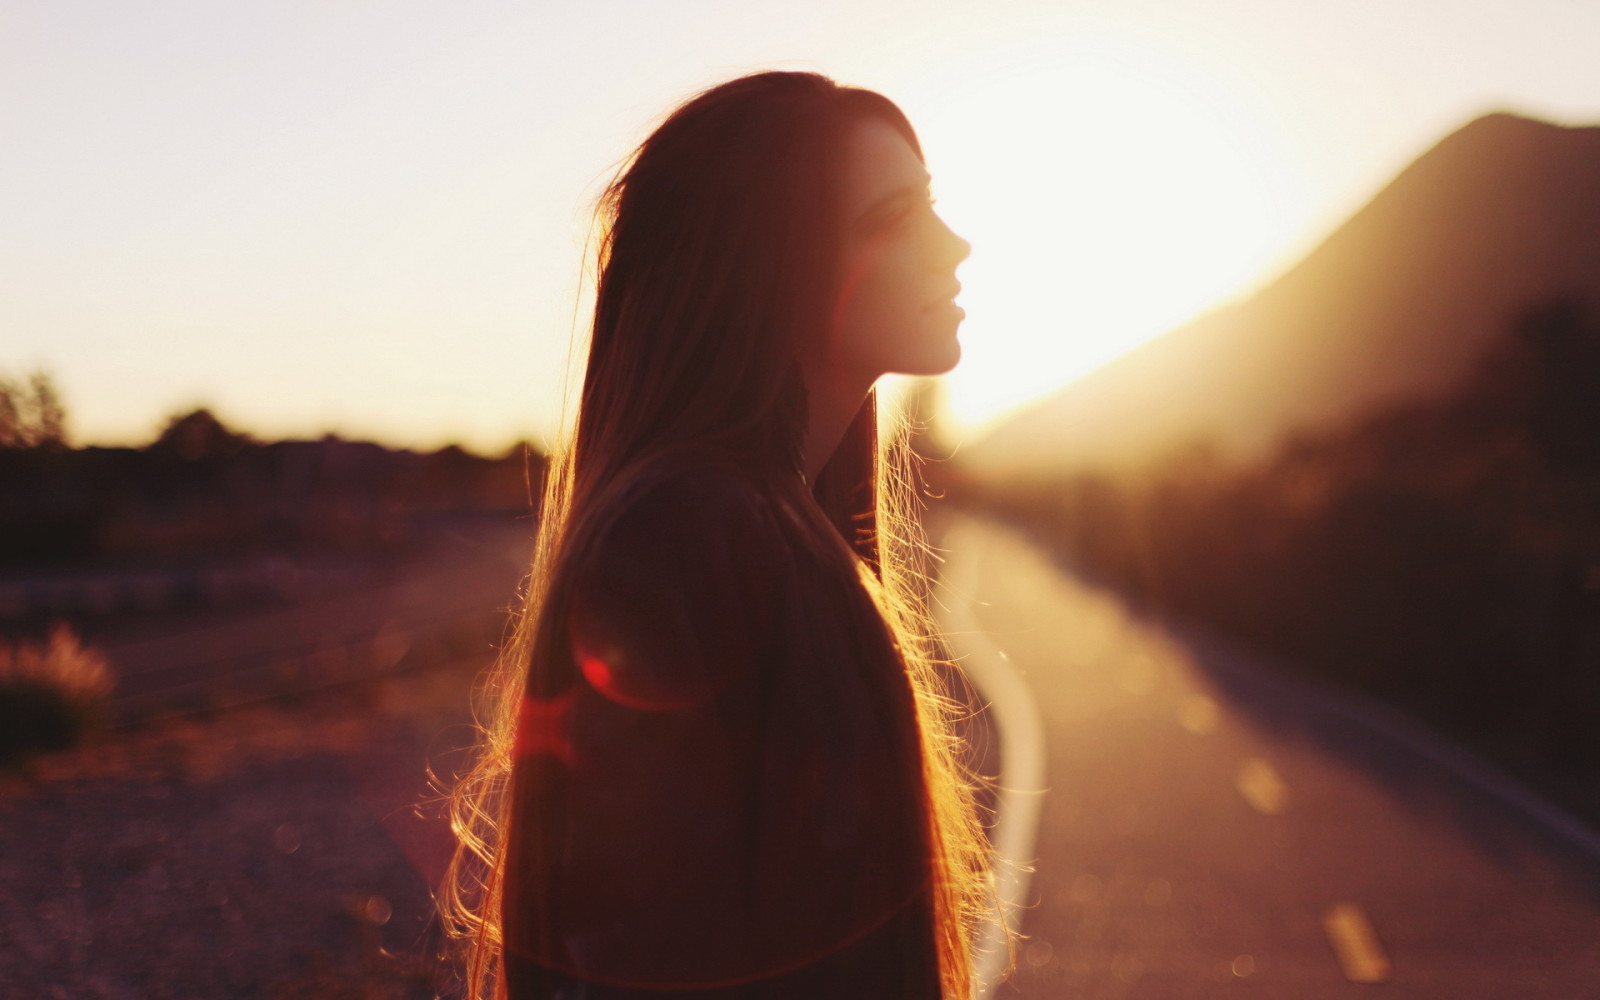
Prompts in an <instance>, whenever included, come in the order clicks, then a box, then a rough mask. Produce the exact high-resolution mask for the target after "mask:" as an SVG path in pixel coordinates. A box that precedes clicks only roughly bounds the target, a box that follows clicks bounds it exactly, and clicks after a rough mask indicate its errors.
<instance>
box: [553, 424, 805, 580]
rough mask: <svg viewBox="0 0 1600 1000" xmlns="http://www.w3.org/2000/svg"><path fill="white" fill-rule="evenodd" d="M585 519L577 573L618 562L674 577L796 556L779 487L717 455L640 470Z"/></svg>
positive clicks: (656, 462) (667, 459) (663, 460)
mask: <svg viewBox="0 0 1600 1000" xmlns="http://www.w3.org/2000/svg"><path fill="white" fill-rule="evenodd" d="M595 505H596V509H593V510H589V511H585V512H583V516H582V518H581V520H582V522H583V523H584V527H583V528H582V529H580V531H579V533H578V534H579V537H575V538H574V539H573V540H572V541H573V552H572V555H573V557H574V563H575V568H577V569H579V570H582V569H585V568H587V569H590V570H593V569H599V568H603V567H605V566H607V565H610V564H615V563H618V562H621V563H624V564H628V565H630V566H632V567H634V568H635V569H637V570H645V571H651V572H654V573H660V574H667V575H668V576H670V575H672V574H673V572H674V571H683V572H692V571H693V570H694V569H696V568H697V567H702V568H703V567H707V566H709V565H711V564H715V563H719V562H742V561H749V560H751V559H755V558H759V557H761V556H763V555H765V556H768V557H770V556H772V555H774V554H775V553H777V552H781V551H785V550H789V549H791V548H792V539H791V535H792V533H791V532H790V531H787V530H785V528H786V524H787V523H788V519H786V518H785V517H784V515H783V513H782V509H783V508H782V504H781V502H780V501H779V499H778V495H777V491H776V490H775V489H774V487H773V484H772V483H771V482H770V481H769V480H768V479H766V478H764V477H763V476H762V475H761V474H759V473H758V472H756V471H755V470H751V469H749V468H744V467H741V466H740V465H739V464H738V463H737V461H736V460H734V459H732V458H729V457H726V456H723V455H719V454H716V453H714V452H700V451H693V452H683V453H677V454H674V455H672V456H664V457H660V458H657V459H653V460H651V461H649V462H647V463H643V464H641V465H640V466H639V467H638V468H636V469H634V470H631V471H630V472H629V474H627V475H625V476H624V477H622V478H621V479H620V480H619V481H618V482H617V483H615V484H613V485H612V486H611V487H610V488H609V489H607V490H605V491H604V492H603V493H602V494H601V495H600V496H598V497H597V498H596V500H595Z"/></svg>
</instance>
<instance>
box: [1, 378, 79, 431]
mask: <svg viewBox="0 0 1600 1000" xmlns="http://www.w3.org/2000/svg"><path fill="white" fill-rule="evenodd" d="M66 424H67V411H66V408H65V407H64V406H62V404H61V394H60V393H59V392H57V391H56V385H55V380H54V379H52V378H51V377H50V375H49V374H48V373H46V372H43V371H36V372H34V373H33V374H31V375H29V376H28V377H27V378H26V379H13V378H8V377H6V376H4V375H0V448H53V449H60V448H66V447H67V431H66Z"/></svg>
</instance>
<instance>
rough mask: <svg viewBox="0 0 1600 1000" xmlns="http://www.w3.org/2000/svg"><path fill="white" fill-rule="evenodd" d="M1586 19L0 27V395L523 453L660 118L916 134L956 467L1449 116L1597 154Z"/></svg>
mask: <svg viewBox="0 0 1600 1000" xmlns="http://www.w3.org/2000/svg"><path fill="white" fill-rule="evenodd" d="M1595 38H1600V4H1597V3H1594V2H1592V0H1529V2H1524V3H1512V2H1498V3H1489V2H1483V0H1477V2H1474V0H1387V2H1377V0H1343V2H1341V3H1339V4H1327V3H1316V4H1313V3H1309V2H1295V0H1289V2H1286V0H1079V2H1056V3H1022V2H1006V0H990V2H983V3H979V2H975V0H963V2H949V0H808V2H806V3H792V2H791V3H774V2H771V0H674V2H672V3H646V2H642V0H641V2H633V3H627V2H620V0H585V2H582V3H579V2H575V0H574V2H563V3H552V2H531V3H530V2H523V3H515V4H513V3H480V2H474V0H458V2H453V3H449V4H445V3H440V2H438V0H432V2H423V0H382V2H374V0H278V2H266V0H230V2H229V3H226V4H217V3H209V2H207V3H202V2H183V0H144V2H141V3H138V4H129V3H126V2H122V0H105V2H82V0H6V2H5V3H4V4H3V5H0V136H3V137H4V146H3V148H4V150H5V152H4V155H3V156H0V376H10V377H16V376H19V375H22V374H25V373H27V372H30V371H33V370H36V369H43V370H46V371H48V372H50V373H51V374H52V375H53V376H54V378H55V380H56V382H57V384H58V386H59V387H60V389H61V391H62V395H63V397H64V399H65V402H66V404H67V407H68V411H69V415H70V427H69V429H70V431H71V433H72V436H73V438H74V440H75V441H76V442H77V443H81V444H88V443H104V444H139V443H143V442H146V441H148V440H150V439H151V438H152V437H153V436H154V435H155V434H156V433H157V431H158V430H159V429H160V427H161V426H162V425H163V424H164V422H165V420H166V419H167V418H168V417H169V416H171V415H173V414H175V413H179V412H183V411H186V410H188V409H192V408H194V407H196V406H208V407H211V408H212V409H213V410H214V411H215V412H216V413H217V414H218V415H219V416H221V417H222V419H223V420H224V421H225V422H227V423H229V424H230V425H232V426H236V427H238V428H240V429H243V430H246V431H249V432H251V433H254V434H256V435H257V436H260V437H263V438H275V437H282V436H298V437H315V436H320V435H322V434H324V433H329V432H335V433H340V434H343V435H346V436H349V437H360V438H369V439H374V440H379V441H382V442H385V443H388V444H391V445H403V446H410V447H419V448H433V447H438V446H440V445H442V444H445V443H448V442H462V443H465V444H466V445H468V446H469V447H472V448H475V449H477V450H480V451H486V452H495V451H498V450H502V449H504V448H505V447H506V446H507V445H509V444H510V443H511V442H513V441H515V440H518V439H524V438H526V439H532V440H534V441H537V442H545V443H548V442H549V441H550V440H551V439H552V437H553V436H554V435H556V434H557V433H558V428H559V424H560V419H561V413H562V400H563V396H564V393H563V386H564V385H565V384H567V382H566V380H567V379H568V378H569V374H568V372H569V367H570V365H569V359H570V358H571V356H572V355H571V352H572V349H573V347H572V345H573V343H574V336H575V334H579V335H581V326H582V317H583V315H584V311H585V298H584V287H585V286H584V281H583V274H584V260H583V254H584V241H585V236H586V234H587V232H588V227H589V211H590V208H591V206H592V203H593V200H594V197H595V196H596V194H597V193H598V192H599V190H600V188H601V187H602V186H603V185H604V183H605V181H606V180H607V179H608V178H609V176H610V174H611V171H612V169H613V168H614V167H615V165H616V164H617V163H618V162H619V161H621V160H622V159H623V158H624V157H625V156H626V154H627V153H628V151H629V150H630V149H631V148H632V147H633V146H634V145H636V144H637V143H638V142H639V141H640V140H641V139H642V138H644V136H645V135H646V134H648V131H649V129H650V127H651V125H652V123H653V122H655V121H657V120H659V118H660V117H661V116H662V115H663V114H665V113H666V112H667V111H668V110H670V109H671V107H672V106H673V105H675V104H676V103H678V102H679V101H681V100H683V99H684V98H686V97H688V96H690V95H692V94H693V93H694V92H696V91H697V90H699V89H701V88H703V87H706V86H709V85H712V84H715V83H717V82H720V81H722V80H724V79H727V78H729V77H732V76H735V75H739V74H741V73H745V72H751V71H755V70H759V69H767V68H779V69H807V70H817V71H820V72H824V73H827V74H828V75H830V76H833V77H835V78H836V79H839V80H841V81H843V82H848V83H854V84H859V85H862V86H867V87H871V88H874V89H877V90H880V91H882V92H884V93H886V94H888V95H889V96H890V97H891V98H893V99H894V100H895V101H896V102H898V103H899V104H900V105H901V106H902V107H903V108H904V109H905V110H906V111H907V113H908V115H909V117H910V118H911V121H912V122H913V124H914V125H915V126H916V127H917V128H918V130H919V133H920V134H921V136H922V140H923V145H924V147H925V150H926V153H927V157H928V165H929V168H930V171H931V172H932V174H933V177H934V193H935V195H936V197H937V198H938V204H939V210H940V212H941V213H942V214H943V215H944V216H945V218H946V220H947V221H948V222H949V223H950V224H951V225H952V227H954V228H955V229H956V230H957V231H958V232H960V233H961V234H962V235H963V236H965V237H966V238H967V239H968V240H969V241H971V242H972V244H973V246H974V250H973V254H972V257H971V258H970V259H969V260H968V261H967V263H966V264H964V265H963V266H962V269H961V272H960V276H961V279H962V282H963V285H964V287H965V291H964V292H963V294H962V297H961V303H962V305H963V306H964V307H965V308H966V310H967V314H968V319H967V321H966V323H965V324H964V326H963V329H962V342H963V349H964V359H963V362H962V364H961V366H960V367H959V368H958V369H957V370H956V372H955V373H953V374H952V375H950V376H948V377H947V380H946V400H947V406H948V417H949V419H950V426H951V428H952V430H953V432H954V434H955V437H956V438H957V440H962V439H971V438H974V437H976V436H978V435H981V433H982V432H983V430H984V429H985V428H986V427H988V426H992V424H993V423H994V422H995V421H997V420H1000V419H1003V417H1004V415H1005V413H1006V412H1007V411H1008V409H1009V408H1011V407H1014V406H1016V405H1018V404H1020V403H1024V402H1026V401H1028V400H1030V399H1032V398H1036V397H1038V396H1040V395H1042V394H1045V393H1048V392H1050V391H1053V390H1054V389H1056V388H1059V387H1060V386H1062V385H1064V384H1066V383H1067V382H1069V381H1070V380H1071V379H1072V378H1074V377H1077V376H1079V375H1081V374H1083V373H1085V372H1086V371H1088V370H1091V369H1092V368H1094V367H1095V366H1097V365H1099V364H1102V363H1104V362H1105V361H1107V360H1109V359H1110V358H1112V357H1115V356H1116V355H1117V354H1120V353H1121V352H1123V351H1126V350H1127V349H1129V348H1130V347H1132V346H1134V345H1136V344H1138V343H1140V342H1142V341H1143V340H1145V339H1148V338H1149V337H1152V336H1155V335H1158V334H1160V333H1162V332H1164V331H1166V330H1168V329H1170V328H1172V327H1174V326H1176V325H1178V324H1180V323H1181V322H1183V321H1184V320H1186V319H1188V318H1190V317H1192V316H1194V315H1196V314H1198V313H1200V312H1203V311H1205V310H1206V309H1209V308H1212V307H1215V306H1217V305H1219V304H1222V303H1224V302H1226V301H1228V300H1229V299H1231V298H1235V297H1238V296H1242V295H1246V294H1248V293H1249V292H1250V291H1251V290H1252V289H1253V288H1255V287H1257V286H1259V285H1260V284H1262V283H1264V282H1265V281H1267V280H1270V279H1271V277H1272V276H1273V275H1275V274H1276V273H1278V272H1279V271H1280V270H1281V269H1283V268H1284V267H1286V266H1288V265H1290V264H1292V263H1293V261H1294V260H1295V259H1297V258H1298V257H1299V256H1301V255H1303V254H1304V253H1305V252H1306V251H1308V250H1309V249H1310V248H1311V247H1313V246H1315V245H1316V243H1317V242H1319V241H1320V240H1321V239H1322V238H1323V237H1324V236H1326V235H1327V233H1328V232H1330V231H1331V230H1332V229H1333V228H1334V227H1335V226H1337V225H1338V223H1339V222H1340V221H1342V220H1343V219H1344V218H1346V217H1347V216H1348V215H1349V214H1351V213H1352V212H1353V211H1355V210H1356V209H1358V208H1359V207H1360V206H1361V205H1362V204H1363V203H1364V202H1365V201H1366V200H1367V199H1368V198H1370V197H1371V196H1372V195H1373V194H1374V193H1376V191H1377V190H1378V189H1379V188H1380V187H1382V185H1383V184H1384V183H1386V182H1387V181H1388V179H1389V178H1391V177H1392V176H1393V175H1394V174H1395V173H1396V172H1398V171H1399V170H1400V169H1402V168H1403V167H1404V166H1405V165H1406V164H1407V163H1408V162H1410V161H1411V160H1412V159H1414V158H1415V157H1416V156H1418V155H1420V154H1421V153H1422V152H1424V151H1425V150H1426V149H1427V148H1428V147H1430V146H1431V145H1433V144H1434V143H1435V142H1437V141H1438V140H1439V139H1441V138H1443V137H1444V136H1445V135H1446V134H1448V133H1449V132H1451V131H1453V130H1454V129H1456V128H1458V127H1460V126H1461V125H1463V124H1465V123H1466V122H1467V121H1469V120H1470V119H1472V118H1473V117H1476V116H1477V115H1480V114H1483V113H1486V112H1489V111H1492V110H1511V111H1516V112H1519V113H1524V114H1530V115H1535V116H1538V117H1543V118H1546V119H1549V120H1553V121H1558V122H1562V123H1566V124H1600V71H1597V70H1596V69H1595V62H1594V57H1593V39H1595Z"/></svg>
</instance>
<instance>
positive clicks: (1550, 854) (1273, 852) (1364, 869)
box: [941, 521, 1600, 1000]
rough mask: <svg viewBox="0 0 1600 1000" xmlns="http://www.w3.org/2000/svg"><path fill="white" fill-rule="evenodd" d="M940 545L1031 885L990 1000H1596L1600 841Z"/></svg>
mask: <svg viewBox="0 0 1600 1000" xmlns="http://www.w3.org/2000/svg"><path fill="white" fill-rule="evenodd" d="M942 544H943V546H944V547H945V548H946V549H947V550H948V551H949V557H948V561H947V562H946V564H945V567H944V569H943V571H942V572H941V580H942V583H943V588H944V602H945V604H946V609H945V610H944V612H943V613H942V621H943V624H944V626H945V627H946V629H947V630H949V631H950V632H951V633H952V635H951V641H952V644H953V646H954V648H955V650H956V652H957V654H958V655H961V656H963V657H964V658H965V660H966V662H967V664H968V666H969V669H970V670H971V672H972V673H973V675H974V678H975V680H976V681H977V682H978V684H979V686H980V687H981V688H983V689H985V691H986V693H988V692H998V693H999V695H1000V696H999V697H998V698H997V699H996V701H995V704H994V705H993V706H992V714H993V724H994V726H995V727H996V728H997V729H998V730H999V733H1000V743H1001V746H1002V748H1003V752H1002V754H1001V757H1002V760H1001V768H1002V775H1003V779H1004V780H1003V784H1004V786H1005V787H1003V788H1002V790H1001V816H1000V821H999V822H1000V826H999V829H998V830H997V833H996V836H997V838H998V839H999V840H1001V841H1002V842H1004V843H1008V844H1010V845H1012V847H1013V849H1020V850H1021V851H1023V852H1025V854H1024V855H1023V857H1022V860H1027V859H1029V858H1032V859H1033V860H1034V861H1035V866H1034V867H1035V871H1034V872H1033V873H1032V874H1031V877H1029V876H1028V873H1026V872H1017V871H1015V870H1010V871H1008V872H1007V873H1006V874H1005V875H1004V877H1005V878H1007V879H1009V880H1010V881H1009V884H1010V885H1012V886H1013V888H1014V889H1016V890H1018V891H1020V892H1021V893H1022V898H1023V900H1024V907H1023V909H1022V910H1021V911H1020V913H1021V924H1022V930H1023V933H1024V934H1025V935H1026V937H1025V939H1024V940H1023V941H1022V942H1021V946H1020V948H1019V950H1018V953H1017V958H1016V969H1015V971H1014V973H1013V974H1012V976H1011V977H1010V979H1009V981H1007V982H1006V983H1004V984H1002V985H1000V986H999V987H998V988H996V989H995V990H994V991H993V994H992V995H993V996H994V997H996V998H997V1000H999V998H1016V997H1024V998H1045V997H1049V998H1068V997H1070V998H1082V1000H1094V998H1113V997H1149V998H1153V1000H1154V998H1159V1000H1178V998H1186V997H1220V996H1233V997H1271V998H1274V1000H1319V998H1345V997H1374V996H1380V995H1383V996H1393V997H1405V998H1408V1000H1427V998H1440V1000H1472V998H1478V997H1482V998H1493V1000H1507V998H1544V997H1551V998H1555V997H1560V998H1572V1000H1582V998H1597V997H1600V851H1596V850H1595V849H1594V848H1595V846H1596V845H1597V844H1600V839H1596V838H1594V837H1593V835H1592V834H1590V833H1588V832H1587V831H1585V830H1583V829H1582V828H1581V827H1576V826H1575V825H1567V826H1563V825H1562V824H1563V819H1562V817H1561V816H1559V815H1557V814H1554V813H1550V812H1541V806H1540V803H1539V802H1537V801H1535V800H1533V799H1532V798H1531V797H1527V796H1524V795H1523V793H1522V792H1521V791H1520V789H1518V788H1517V787H1515V786H1514V785H1510V784H1508V783H1507V782H1506V781H1505V780H1504V779H1503V778H1502V777H1500V776H1498V775H1497V774H1495V773H1494V772H1493V770H1492V769H1489V768H1487V767H1484V766H1481V765H1479V764H1478V763H1477V762H1475V761H1474V760H1473V759H1471V758H1470V757H1467V756H1465V755H1463V754H1461V753H1460V752H1459V751H1457V750H1455V749H1454V748H1451V747H1449V746H1448V745H1444V744H1443V743H1442V741H1440V740H1438V739H1437V738H1435V737H1432V736H1431V735H1429V734H1427V733H1425V732H1422V731H1420V730H1415V729H1413V728H1408V727H1407V725H1406V724H1404V723H1403V722H1402V723H1396V722H1395V721H1394V720H1393V719H1392V718H1389V717H1387V716H1385V715H1384V713H1383V712H1382V711H1381V710H1376V711H1372V712H1368V711H1366V709H1365V708H1364V707H1363V706H1361V705H1359V704H1356V703H1351V702H1348V701H1343V700H1341V699H1339V698H1338V697H1330V696H1329V695H1328V694H1326V693H1323V692H1320V691H1319V690H1317V689H1315V688H1308V687H1306V686H1305V685H1304V684H1297V683H1288V684H1285V683H1283V682H1282V681H1281V680H1279V679H1277V677H1275V676H1274V675H1273V674H1272V672H1271V671H1268V670H1263V669H1262V668H1261V667H1260V666H1259V665H1257V664H1253V663H1251V662H1247V661H1246V660H1245V659H1244V658H1243V657H1242V656H1241V655H1240V654H1238V653H1235V652H1230V651H1227V650H1223V649H1221V648H1219V647H1218V646H1217V645H1216V644H1214V643H1206V642H1203V641H1202V640H1198V639H1195V638H1193V637H1189V638H1185V637H1182V636H1180V635H1177V634H1175V633H1174V632H1173V631H1171V630H1168V629H1165V628H1163V627H1161V626H1160V625H1159V624H1156V623H1153V622H1151V621H1148V620H1144V619H1141V618H1139V617H1137V616H1136V615H1134V614H1133V613H1131V612H1130V610H1129V609H1128V608H1127V607H1126V606H1125V605H1124V604H1123V603H1122V602H1121V601H1120V600H1119V599H1118V598H1117V597H1116V596H1115V595H1113V594H1111V593H1109V592H1106V591H1103V590H1099V589H1096V588H1094V587H1092V586H1090V585H1088V584H1086V583H1084V582H1081V581H1079V580H1076V579H1073V578H1071V577H1069V576H1067V575H1065V574H1063V573H1062V572H1061V571H1059V570H1058V569H1057V568H1055V567H1054V566H1053V565H1052V564H1051V563H1050V562H1048V561H1047V560H1046V559H1044V558H1043V557H1041V556H1040V555H1039V554H1038V553H1037V552H1036V551H1034V550H1033V549H1032V548H1031V547H1030V546H1029V545H1028V544H1027V543H1026V542H1025V541H1023V540H1022V539H1020V538H1019V537H1017V536H1015V535H1012V534H1009V533H1007V532H1005V531H1003V530H1001V529H999V528H997V527H995V526H992V525H987V524H984V523H980V522H975V521H957V522H954V523H953V524H952V525H951V526H950V528H949V530H948V531H947V532H945V534H944V536H943V539H942ZM1040 785H1042V786H1043V787H1044V788H1045V791H1043V793H1042V794H1039V793H1037V792H1035V791H1034V789H1035V788H1036V787H1038V786H1040ZM1034 816H1036V817H1037V823H1036V824H1035V823H1034V822H1033V820H1034ZM1017 845H1021V846H1020V848H1018V847H1017Z"/></svg>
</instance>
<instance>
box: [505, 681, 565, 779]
mask: <svg viewBox="0 0 1600 1000" xmlns="http://www.w3.org/2000/svg"><path fill="white" fill-rule="evenodd" d="M577 697H578V690H577V688H569V689H567V690H566V691H565V692H563V693H561V694H559V695H557V696H556V697H554V698H536V697H534V696H533V695H524V696H523V698H522V707H521V710H520V711H519V712H518V713H517V744H516V746H517V751H516V752H517V759H518V760H526V759H527V758H529V757H540V756H549V757H554V758H556V759H557V760H559V761H561V762H562V763H563V764H566V765H568V766H569V767H570V766H571V765H572V762H573V758H574V753H573V749H572V741H571V740H570V739H568V738H567V725H566V721H567V712H568V711H569V710H570V709H571V708H572V703H573V702H574V701H575V700H576V699H577Z"/></svg>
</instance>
